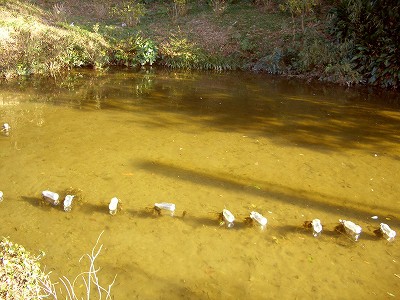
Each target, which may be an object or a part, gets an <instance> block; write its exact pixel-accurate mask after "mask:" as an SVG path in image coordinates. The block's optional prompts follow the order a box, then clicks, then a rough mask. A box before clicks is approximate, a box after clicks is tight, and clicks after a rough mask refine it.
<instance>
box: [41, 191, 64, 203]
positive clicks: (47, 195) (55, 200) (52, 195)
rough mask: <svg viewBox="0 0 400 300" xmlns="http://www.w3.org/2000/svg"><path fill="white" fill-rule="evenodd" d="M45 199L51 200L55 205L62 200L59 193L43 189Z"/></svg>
mask: <svg viewBox="0 0 400 300" xmlns="http://www.w3.org/2000/svg"><path fill="white" fill-rule="evenodd" d="M42 196H43V199H45V200H47V201H49V202H50V203H51V204H53V205H58V204H59V203H60V201H59V200H58V198H59V197H60V196H59V195H58V194H57V193H54V192H51V191H43V192H42Z"/></svg>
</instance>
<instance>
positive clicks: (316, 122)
mask: <svg viewBox="0 0 400 300" xmlns="http://www.w3.org/2000/svg"><path fill="white" fill-rule="evenodd" d="M2 88H3V90H5V91H7V90H8V91H17V92H19V93H23V92H24V93H30V94H33V95H34V96H32V97H30V99H31V100H29V101H34V102H37V101H42V102H43V101H44V102H46V103H51V104H54V105H68V106H71V107H74V108H77V109H80V110H83V111H85V110H93V109H95V110H99V109H101V110H119V111H124V112H131V113H134V114H135V115H144V116H146V117H147V120H148V121H144V122H143V123H142V126H152V127H155V128H157V127H168V126H174V125H176V124H182V123H187V122H196V124H201V125H203V126H205V128H207V130H215V131H223V132H226V131H228V132H240V133H243V132H250V133H251V134H254V135H258V136H264V137H267V138H269V139H271V141H273V142H274V143H277V144H284V145H287V144H289V145H293V144H295V145H297V146H302V147H312V149H313V150H316V151H335V150H341V149H348V148H351V149H359V148H361V149H370V151H375V152H378V153H384V152H385V151H387V150H390V148H391V147H393V146H394V145H395V144H397V143H399V142H400V134H399V132H400V122H399V120H400V116H399V114H398V109H399V107H400V95H399V94H398V93H394V92H393V93H392V92H385V91H378V92H377V91H371V90H368V89H355V88H353V89H345V88H343V87H338V86H330V85H322V84H320V83H313V84H308V83H305V82H303V81H297V80H294V79H290V80H288V79H283V78H278V77H266V76H262V75H254V74H246V73H240V72H237V73H233V74H231V73H222V74H218V73H200V72H197V73H187V72H186V73H185V72H176V71H174V72H170V71H167V70H154V69H153V70H152V71H150V72H149V71H141V72H137V73H135V72H133V71H132V72H130V71H126V70H111V71H109V72H108V73H107V72H103V73H96V72H91V71H83V70H82V71H81V72H76V73H71V74H69V75H68V76H66V77H65V78H58V79H57V80H55V81H51V79H40V80H36V81H35V80H26V81H24V82H22V83H20V84H19V85H17V87H16V86H15V85H12V84H8V85H7V84H2ZM35 95H36V96H35ZM43 99H45V100H43ZM150 119H151V121H150ZM146 122H147V123H146ZM396 159H400V156H396Z"/></svg>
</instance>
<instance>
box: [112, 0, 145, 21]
mask: <svg viewBox="0 0 400 300" xmlns="http://www.w3.org/2000/svg"><path fill="white" fill-rule="evenodd" d="M145 14H146V8H145V6H144V4H143V3H140V2H138V1H136V0H132V1H129V2H128V1H123V2H122V3H120V4H116V5H115V6H113V7H112V8H111V15H112V16H113V17H116V18H118V19H119V20H120V21H121V22H124V23H125V24H126V25H127V26H130V27H133V26H136V25H137V24H138V23H139V22H140V18H142V17H143V16H144V15H145Z"/></svg>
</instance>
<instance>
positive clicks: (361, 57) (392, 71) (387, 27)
mask: <svg viewBox="0 0 400 300" xmlns="http://www.w3.org/2000/svg"><path fill="white" fill-rule="evenodd" d="M332 15H333V22H332V28H331V32H332V34H334V35H335V37H336V38H337V39H338V40H339V41H341V42H345V41H347V40H351V41H352V42H353V44H354V48H353V51H352V52H353V57H352V62H353V63H354V64H355V66H356V69H357V71H358V72H359V73H360V74H362V76H363V77H364V78H365V81H366V82H367V83H369V84H372V85H380V86H382V87H387V88H388V87H391V88H399V86H400V48H399V45H400V35H399V32H400V2H399V1H392V0H380V1H378V0H373V1H371V0H341V1H340V2H339V3H338V4H337V5H336V6H335V7H334V9H333V10H332Z"/></svg>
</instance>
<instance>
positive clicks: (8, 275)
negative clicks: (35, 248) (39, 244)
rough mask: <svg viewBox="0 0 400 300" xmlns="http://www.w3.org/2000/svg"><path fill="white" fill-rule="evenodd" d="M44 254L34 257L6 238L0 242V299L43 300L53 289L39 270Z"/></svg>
mask: <svg viewBox="0 0 400 300" xmlns="http://www.w3.org/2000/svg"><path fill="white" fill-rule="evenodd" d="M43 255H44V253H42V254H40V255H38V256H34V255H32V254H31V253H30V252H28V251H27V250H25V248H24V247H22V246H20V245H18V244H15V243H12V242H11V241H10V240H8V239H7V238H3V239H2V240H1V242H0V265H1V267H0V298H1V299H4V300H7V299H10V300H11V299H45V298H47V297H48V296H50V295H51V292H50V291H47V288H48V287H53V286H52V284H51V282H50V278H49V275H48V274H45V273H44V272H43V271H42V270H41V269H40V264H39V260H40V258H41V257H42V256H43Z"/></svg>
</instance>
